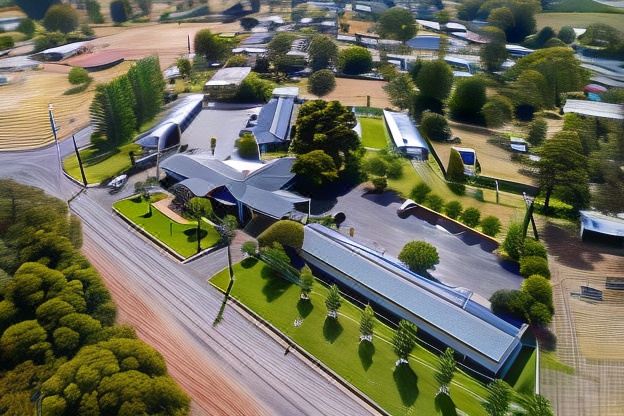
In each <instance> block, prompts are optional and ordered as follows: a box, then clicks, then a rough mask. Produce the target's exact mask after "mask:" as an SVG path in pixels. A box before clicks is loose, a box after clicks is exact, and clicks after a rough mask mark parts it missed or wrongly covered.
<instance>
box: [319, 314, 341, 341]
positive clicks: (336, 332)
mask: <svg viewBox="0 0 624 416" xmlns="http://www.w3.org/2000/svg"><path fill="white" fill-rule="evenodd" d="M343 330H344V329H343V327H342V325H341V324H340V322H338V319H334V318H329V317H328V318H325V323H324V324H323V336H324V337H325V339H326V340H327V341H329V343H330V344H333V343H334V341H336V339H338V337H339V336H340V334H342V331H343Z"/></svg>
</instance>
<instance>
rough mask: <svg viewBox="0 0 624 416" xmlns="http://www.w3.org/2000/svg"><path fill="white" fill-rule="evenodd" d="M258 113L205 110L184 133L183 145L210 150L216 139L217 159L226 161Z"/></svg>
mask: <svg viewBox="0 0 624 416" xmlns="http://www.w3.org/2000/svg"><path fill="white" fill-rule="evenodd" d="M258 111H259V109H258V108H248V109H233V110H222V109H214V110H213V109H204V110H202V111H201V112H200V113H199V114H198V115H197V117H196V118H195V120H193V123H192V124H191V125H190V126H189V128H188V129H186V131H185V132H184V133H182V144H188V146H189V149H195V148H203V149H210V138H211V137H216V138H217V148H216V149H215V157H216V158H217V159H219V160H225V159H227V158H228V157H230V155H231V154H232V151H233V150H234V142H235V141H236V139H237V138H238V133H239V132H240V131H241V130H242V129H243V128H244V127H245V125H246V124H247V120H248V119H249V116H250V115H251V114H253V113H257V112H258Z"/></svg>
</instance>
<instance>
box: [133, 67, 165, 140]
mask: <svg viewBox="0 0 624 416" xmlns="http://www.w3.org/2000/svg"><path fill="white" fill-rule="evenodd" d="M128 79H129V80H130V84H131V85H132V90H133V91H134V96H135V97H136V101H135V103H134V107H133V109H134V114H135V115H136V127H137V129H138V128H139V127H140V126H141V125H142V124H143V123H145V122H147V121H149V120H152V119H153V118H154V117H156V115H157V114H158V112H159V111H160V109H161V108H162V105H163V92H164V90H165V80H164V78H163V76H162V72H161V71H160V61H159V60H158V57H157V56H148V57H147V58H143V59H141V60H139V61H137V63H136V64H135V65H134V66H133V67H132V68H130V70H129V71H128Z"/></svg>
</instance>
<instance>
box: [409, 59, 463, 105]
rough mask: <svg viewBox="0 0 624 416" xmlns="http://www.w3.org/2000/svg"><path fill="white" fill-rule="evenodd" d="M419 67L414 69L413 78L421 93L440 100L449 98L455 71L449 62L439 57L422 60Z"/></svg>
mask: <svg viewBox="0 0 624 416" xmlns="http://www.w3.org/2000/svg"><path fill="white" fill-rule="evenodd" d="M417 68H418V70H417V71H416V70H414V71H412V78H413V79H414V82H415V83H416V86H417V87H418V90H419V91H420V93H421V94H422V95H424V96H426V97H431V98H434V99H436V100H438V101H443V100H445V99H447V98H448V96H449V94H450V93H451V87H452V86H453V71H452V69H451V67H450V66H449V64H447V63H446V62H445V61H444V60H442V59H438V60H435V61H425V62H421V63H420V64H419V65H418V66H417Z"/></svg>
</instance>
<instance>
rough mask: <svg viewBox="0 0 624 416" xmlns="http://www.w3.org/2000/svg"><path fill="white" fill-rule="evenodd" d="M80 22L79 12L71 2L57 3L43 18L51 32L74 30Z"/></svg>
mask: <svg viewBox="0 0 624 416" xmlns="http://www.w3.org/2000/svg"><path fill="white" fill-rule="evenodd" d="M78 24H79V19H78V12H77V11H76V10H75V9H74V8H73V7H72V6H70V5H69V4H55V5H54V6H52V7H50V8H49V9H48V11H47V12H46V14H45V17H44V18H43V26H44V27H45V28H46V30H48V31H50V32H61V33H69V32H73V31H74V30H76V29H77V28H78Z"/></svg>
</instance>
